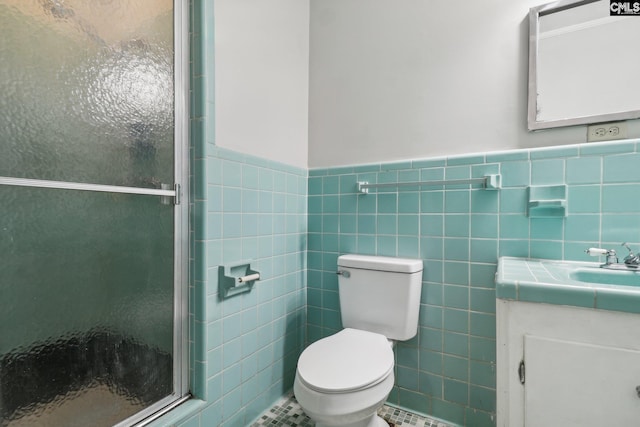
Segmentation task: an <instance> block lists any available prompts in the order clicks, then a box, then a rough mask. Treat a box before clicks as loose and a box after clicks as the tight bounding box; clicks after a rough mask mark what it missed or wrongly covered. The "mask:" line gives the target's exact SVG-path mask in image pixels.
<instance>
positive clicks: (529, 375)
mask: <svg viewBox="0 0 640 427" xmlns="http://www.w3.org/2000/svg"><path fill="white" fill-rule="evenodd" d="M496 316H497V318H496V320H497V367H498V370H497V393H498V395H497V416H498V426H501V427H518V426H526V427H548V426H562V427H590V426H593V427H596V426H598V427H599V426H637V425H640V394H639V393H640V315H638V314H632V313H623V312H616V311H608V310H597V309H590V308H579V307H570V306H562V305H553V304H542V303H533V302H524V301H514V300H505V299H498V300H497V307H496ZM521 380H522V382H521ZM637 387H638V388H637Z"/></svg>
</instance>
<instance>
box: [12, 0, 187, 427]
mask: <svg viewBox="0 0 640 427" xmlns="http://www.w3.org/2000/svg"><path fill="white" fill-rule="evenodd" d="M185 9H186V7H185V4H184V2H182V1H176V2H175V7H174V2H173V1H171V0H136V1H128V0H110V1H93V0H92V1H87V0H0V426H2V427H5V426H6V427H17V426H65V427H67V426H83V427H84V426H105V427H106V426H113V425H128V424H131V423H133V422H137V421H139V420H141V419H143V418H144V417H146V416H148V415H150V414H152V413H154V412H156V411H157V410H160V409H162V408H163V407H165V406H167V405H169V404H171V403H172V402H175V401H177V400H178V399H180V398H182V396H183V395H185V394H186V385H185V381H184V372H185V366H184V355H185V352H184V337H183V336H182V335H181V334H182V333H183V332H184V324H183V322H182V320H183V318H184V301H183V300H182V299H181V298H182V296H183V295H184V286H183V283H184V276H185V271H184V258H185V256H184V255H185V248H184V246H185V244H184V238H183V236H184V234H185V233H184V230H185V227H184V226H183V225H182V224H183V223H184V221H185V220H186V215H185V212H186V210H185V207H184V204H183V205H182V206H180V201H179V197H178V196H179V195H180V191H179V185H180V183H182V182H184V176H185V169H186V168H185V167H183V161H184V158H185V156H184V150H185V148H184V146H183V145H184V138H182V137H183V126H184V124H183V123H181V122H180V117H181V114H182V112H181V110H182V109H183V108H182V106H180V105H179V103H176V101H175V100H176V98H177V96H176V93H178V92H179V90H182V89H180V88H181V85H180V84H178V81H179V80H180V79H182V78H183V74H184V73H183V71H180V70H178V68H179V67H176V66H175V64H176V59H175V58H176V57H178V56H179V55H178V54H176V52H177V51H178V50H177V49H176V46H180V43H176V40H178V37H183V36H182V35H179V33H180V34H181V32H182V30H183V28H182V26H183V20H184V15H185ZM180 54H182V53H180ZM177 70H178V71H177ZM178 74H180V79H179V78H178V76H177V75H178ZM181 95H183V94H182V93H181ZM176 111H179V113H176Z"/></svg>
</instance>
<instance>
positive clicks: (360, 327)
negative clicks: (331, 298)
mask: <svg viewBox="0 0 640 427" xmlns="http://www.w3.org/2000/svg"><path fill="white" fill-rule="evenodd" d="M338 274H339V278H338V290H339V295H340V312H341V315H342V324H343V326H344V328H345V329H343V330H342V331H340V332H338V333H336V334H334V335H331V336H329V337H326V338H323V339H321V340H319V341H316V342H315V343H313V344H311V345H310V346H309V347H307V348H306V349H305V350H304V351H303V352H302V354H301V355H300V358H299V359H298V369H297V371H296V378H295V381H294V385H293V391H294V394H295V396H296V399H297V400H298V403H299V404H300V406H301V407H302V409H303V410H304V412H305V413H306V414H307V415H308V416H309V417H310V418H311V419H312V420H313V421H315V422H316V426H317V427H323V426H342V427H374V426H379V427H388V424H387V423H386V422H385V421H384V420H383V419H382V418H380V417H379V416H378V415H377V413H376V412H377V410H378V409H379V408H380V407H381V406H382V404H383V403H384V402H385V401H386V400H387V397H388V396H389V393H390V392H391V388H392V387H393V382H394V375H393V367H394V358H393V349H392V346H393V341H395V340H400V341H405V340H408V339H411V338H413V337H414V336H415V335H416V332H417V330H418V313H419V310H420V291H421V288H422V284H421V282H422V261H421V260H418V259H404V258H390V257H380V256H364V255H342V256H340V257H339V258H338Z"/></svg>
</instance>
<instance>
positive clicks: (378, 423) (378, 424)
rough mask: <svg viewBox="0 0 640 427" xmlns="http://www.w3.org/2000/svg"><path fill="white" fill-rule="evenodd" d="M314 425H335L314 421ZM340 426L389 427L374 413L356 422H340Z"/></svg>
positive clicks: (322, 426) (318, 426) (324, 426)
mask: <svg viewBox="0 0 640 427" xmlns="http://www.w3.org/2000/svg"><path fill="white" fill-rule="evenodd" d="M316 427H335V426H330V425H328V424H320V423H316ZM340 427H389V423H387V422H386V421H385V420H384V419H383V418H382V417H380V416H378V415H377V414H376V415H373V416H372V417H370V418H366V419H364V420H360V421H358V422H356V423H351V424H340Z"/></svg>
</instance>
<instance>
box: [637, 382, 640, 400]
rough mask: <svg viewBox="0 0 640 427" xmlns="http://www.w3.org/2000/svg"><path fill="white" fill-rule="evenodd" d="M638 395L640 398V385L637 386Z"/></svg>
mask: <svg viewBox="0 0 640 427" xmlns="http://www.w3.org/2000/svg"><path fill="white" fill-rule="evenodd" d="M636 393H637V395H638V397H640V385H639V386H636Z"/></svg>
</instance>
